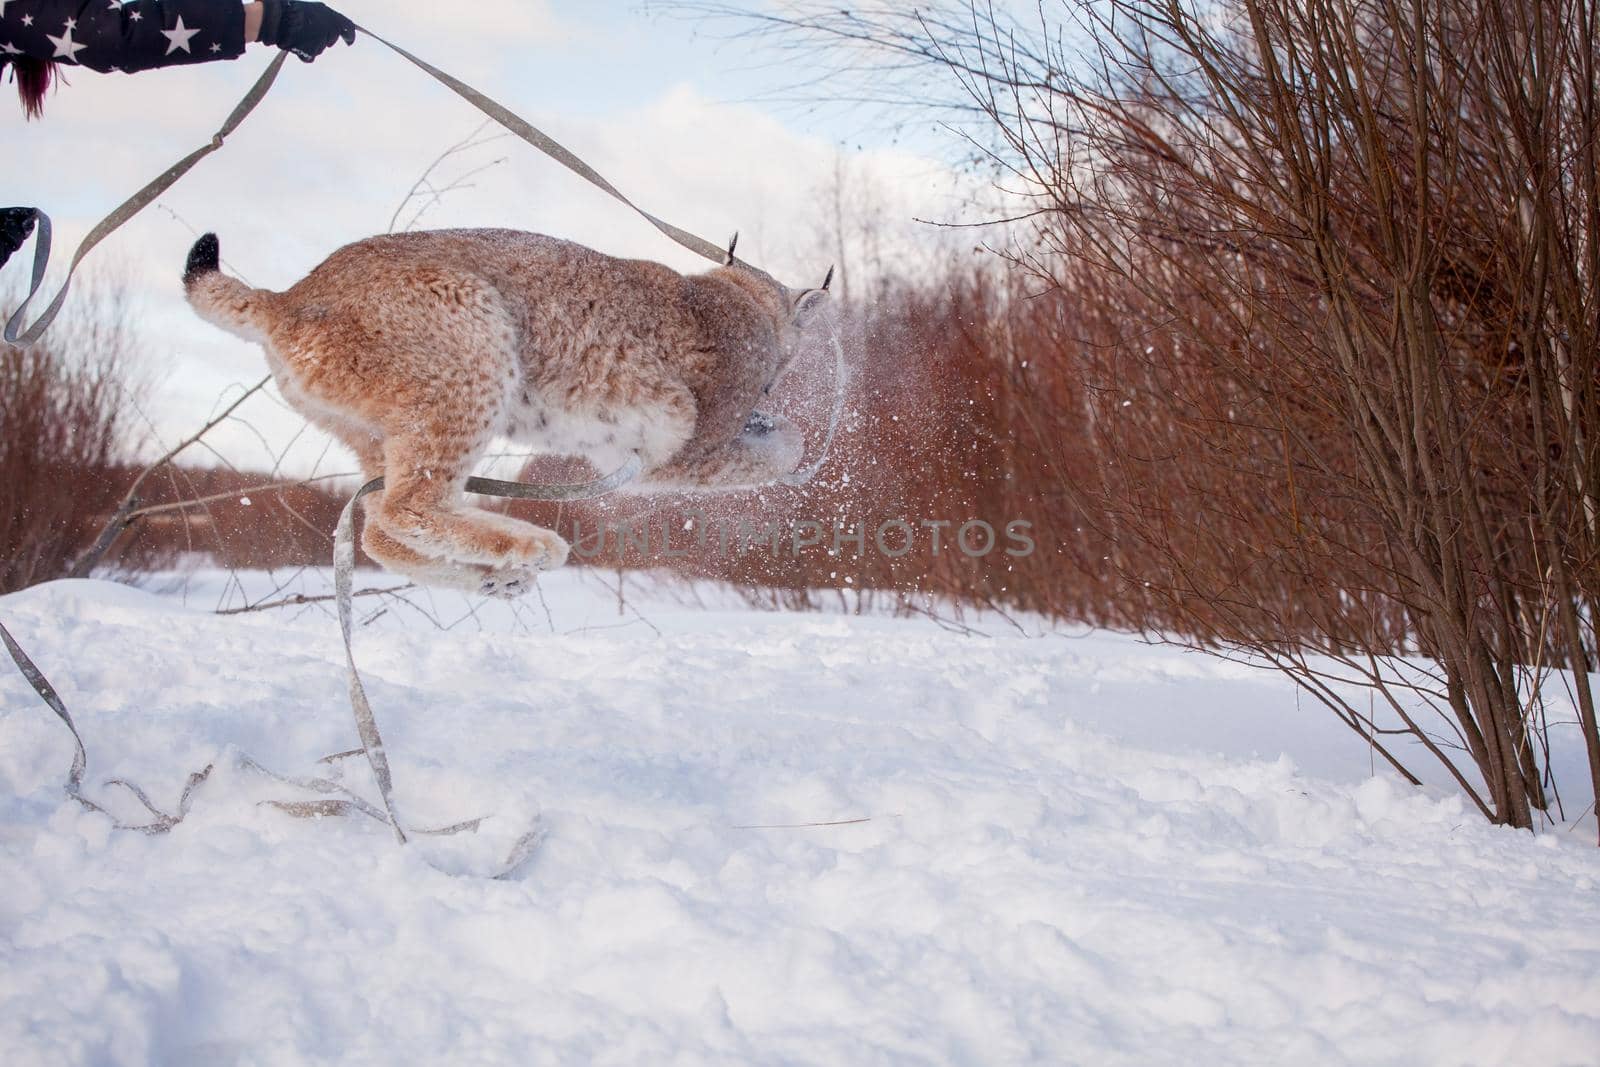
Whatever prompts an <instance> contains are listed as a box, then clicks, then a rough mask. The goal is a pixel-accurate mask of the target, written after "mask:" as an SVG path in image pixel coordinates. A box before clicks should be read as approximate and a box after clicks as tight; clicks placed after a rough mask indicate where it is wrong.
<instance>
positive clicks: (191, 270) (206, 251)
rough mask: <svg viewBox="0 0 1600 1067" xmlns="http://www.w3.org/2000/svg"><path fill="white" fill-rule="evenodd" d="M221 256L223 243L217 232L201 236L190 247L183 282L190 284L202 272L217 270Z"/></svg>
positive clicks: (184, 267)
mask: <svg viewBox="0 0 1600 1067" xmlns="http://www.w3.org/2000/svg"><path fill="white" fill-rule="evenodd" d="M221 258H222V245H221V244H220V243H219V242H218V241H217V235H216V234H214V233H208V234H206V235H205V236H204V237H202V238H200V240H198V241H196V242H195V243H194V247H193V248H191V249H189V262H187V263H185V264H184V265H183V284H185V285H188V284H189V283H190V282H192V281H194V280H195V279H196V278H198V277H200V276H201V275H202V274H210V273H211V272H212V271H214V270H216V269H217V264H218V262H219V261H220V260H221Z"/></svg>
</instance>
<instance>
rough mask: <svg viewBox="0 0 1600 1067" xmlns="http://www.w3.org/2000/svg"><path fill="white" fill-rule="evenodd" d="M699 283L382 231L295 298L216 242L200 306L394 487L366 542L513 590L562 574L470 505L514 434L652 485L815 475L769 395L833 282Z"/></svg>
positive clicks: (410, 561) (205, 251) (192, 291)
mask: <svg viewBox="0 0 1600 1067" xmlns="http://www.w3.org/2000/svg"><path fill="white" fill-rule="evenodd" d="M729 258H730V265H728V266H723V267H719V268H716V269H714V270H711V271H708V272H706V273H704V274H697V275H687V276H686V275H681V274H679V273H677V272H676V271H673V270H671V269H669V268H667V267H664V266H662V265H660V264H658V263H651V262H647V261H643V260H625V259H617V258H614V257H611V256H607V255H603V254H601V253H599V252H596V251H593V250H592V249H588V248H585V247H583V246H581V245H576V244H572V243H570V242H567V241H560V240H556V239H555V238H551V237H544V236H540V235H538V234H531V233H523V232H518V231H512V230H444V231H436V232H431V233H413V234H396V235H389V236H382V237H372V238H368V239H367V240H364V241H358V242H356V243H355V244H352V245H348V246H346V247H344V248H341V249H340V250H339V251H337V252H335V253H334V254H333V255H331V256H329V257H328V259H327V260H325V261H324V262H323V263H322V264H321V265H320V266H318V267H317V268H316V269H314V270H313V271H312V272H311V273H310V274H308V275H307V276H306V277H305V278H304V279H303V280H301V281H300V282H298V283H297V284H295V285H294V286H292V287H291V288H289V289H288V290H286V291H284V292H281V293H278V292H271V291H268V290H264V289H253V288H251V287H249V286H247V285H245V284H244V283H243V282H240V281H239V280H237V279H235V278H232V277H229V276H228V275H226V274H224V273H222V271H221V270H220V269H219V267H218V265H217V264H218V259H219V249H218V247H217V245H216V238H215V237H214V236H212V235H209V234H208V235H207V236H206V237H204V238H201V240H200V242H199V243H197V244H196V245H195V248H194V250H193V251H192V252H191V254H190V258H189V263H188V266H187V269H186V271H185V274H184V287H185V290H186V291H187V293H188V297H189V302H190V304H191V305H193V307H194V308H195V310H196V311H197V312H198V313H199V315H200V316H201V317H202V318H204V319H206V320H207V321H209V322H212V323H214V324H216V325H218V326H220V327H222V328H224V329H226V330H229V331H231V332H232V333H235V334H237V335H239V336H241V337H244V338H247V339H249V340H252V341H257V342H259V343H260V344H261V345H262V346H263V347H264V348H265V350H266V354H267V362H268V364H269V366H270V367H271V369H272V374H273V377H274V378H275V380H276V381H277V384H278V387H279V388H280V390H282V392H283V395H284V397H285V399H287V400H288V401H289V403H290V404H292V405H293V406H294V407H295V408H296V410H298V411H299V412H300V413H301V414H302V415H304V416H305V417H306V418H307V419H308V420H310V421H311V422H313V423H315V424H316V425H318V426H320V427H322V428H323V429H325V430H327V431H328V432H329V433H331V434H333V435H334V436H335V437H337V438H339V439H340V440H341V441H343V442H344V443H345V444H346V445H348V446H349V447H350V448H351V450H353V451H354V452H355V454H356V456H357V457H358V458H359V460H360V462H361V466H362V469H363V471H364V472H365V473H366V474H367V476H369V477H376V476H378V475H382V476H383V477H384V481H385V488H384V491H383V492H382V493H380V494H373V495H372V496H370V497H368V498H367V500H368V503H367V505H366V523H365V529H364V532H363V535H362V544H363V546H364V547H365V548H366V550H367V552H368V554H369V555H371V556H372V558H373V559H375V560H377V561H379V562H380V563H382V564H383V565H384V566H386V567H388V568H390V569H391V570H394V571H397V572H399V573H401V574H404V575H407V576H408V577H410V578H412V579H414V580H416V581H418V582H422V583H424V584H429V585H447V586H454V587H458V588H466V589H471V590H478V591H483V592H489V593H494V594H498V595H506V596H509V595H516V594H518V593H520V592H523V591H525V590H526V589H527V588H528V587H529V586H530V585H531V582H532V578H533V576H534V575H535V574H536V573H537V572H538V571H539V570H543V569H547V568H550V567H556V566H560V565H561V563H562V562H564V561H565V560H566V558H567V544H566V542H565V541H563V540H562V539H561V538H560V537H559V536H557V535H556V534H555V533H554V532H553V531H551V530H547V529H544V528H542V527H538V526H534V525H532V524H531V523H526V522H522V521H520V520H517V519H512V518H510V517H507V516H504V515H500V514H495V513H492V512H487V511H484V510H482V509H481V508H476V507H473V506H471V505H469V504H468V503H467V501H466V499H465V496H464V494H463V486H464V484H465V482H466V479H467V477H468V475H469V474H470V473H471V472H472V470H473V468H474V466H475V465H476V464H477V463H478V461H479V460H480V459H481V458H482V456H483V453H484V451H485V449H486V448H487V447H488V445H489V443H490V442H491V441H492V440H494V439H495V438H496V437H504V438H508V439H510V440H512V441H514V442H517V443H518V444H521V445H524V446H527V447H529V448H531V449H533V450H535V451H541V452H548V453H554V454H561V455H569V456H579V457H582V458H584V459H586V460H588V461H589V462H590V463H591V464H593V465H594V466H595V467H596V468H598V469H600V470H601V471H610V470H612V469H614V468H616V467H618V466H620V465H622V464H623V463H624V462H625V461H626V460H627V459H628V458H629V457H631V456H637V457H639V459H640V461H641V463H642V465H643V476H642V478H641V479H640V480H639V481H638V482H637V483H635V484H636V487H637V489H638V490H642V491H649V490H652V489H653V490H676V491H703V490H724V489H731V488H739V487H744V486H753V485H760V484H764V483H767V482H771V481H773V480H774V479H775V478H777V477H779V476H780V475H782V474H785V473H787V472H789V471H792V470H794V469H795V467H796V466H798V464H799V462H800V459H801V455H802V452H803V449H804V443H803V441H802V439H801V436H800V433H799V431H798V429H797V428H796V427H795V426H794V425H793V424H792V423H790V422H788V421H787V420H785V419H782V418H780V417H775V416H765V415H758V414H756V413H755V405H756V403H757V402H758V400H759V399H760V397H761V395H762V394H763V392H764V391H766V390H767V389H770V388H771V386H772V384H773V382H774V381H775V380H776V379H777V378H778V377H779V375H781V374H782V372H783V370H784V369H785V367H786V366H787V363H788V361H789V359H790V358H791V356H792V352H793V347H794V343H795V340H796V337H797V333H798V330H799V329H800V327H801V326H802V325H803V320H804V319H805V318H806V317H808V316H809V314H810V313H811V312H812V311H813V310H814V309H815V308H816V307H817V306H818V305H819V304H820V303H821V299H822V296H823V295H825V289H814V290H805V291H803V292H798V293H797V292H793V291H791V290H788V289H786V288H785V287H784V286H782V285H780V284H778V283H777V282H776V281H774V280H773V279H772V278H770V277H768V276H767V275H765V274H763V273H761V272H760V271H757V270H755V269H753V268H750V267H747V266H745V265H743V264H737V263H732V262H731V258H732V257H731V255H730V257H729Z"/></svg>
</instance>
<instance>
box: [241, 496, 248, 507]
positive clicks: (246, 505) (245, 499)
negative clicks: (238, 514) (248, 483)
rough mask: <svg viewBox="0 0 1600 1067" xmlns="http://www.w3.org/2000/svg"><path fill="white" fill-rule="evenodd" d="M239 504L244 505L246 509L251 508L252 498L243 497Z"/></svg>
mask: <svg viewBox="0 0 1600 1067" xmlns="http://www.w3.org/2000/svg"><path fill="white" fill-rule="evenodd" d="M239 503H240V504H243V505H244V506H245V507H249V506H250V498H249V497H247V496H242V497H240V498H239Z"/></svg>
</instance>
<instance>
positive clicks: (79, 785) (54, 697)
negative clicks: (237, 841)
mask: <svg viewBox="0 0 1600 1067" xmlns="http://www.w3.org/2000/svg"><path fill="white" fill-rule="evenodd" d="M0 641H4V642H5V646H6V651H7V652H9V653H11V661H12V662H13V663H15V664H16V665H17V669H18V670H19V671H21V672H22V676H23V677H24V678H26V679H27V680H28V684H29V685H31V686H33V691H34V692H35V693H38V694H39V699H40V700H43V701H44V702H45V704H46V705H48V706H49V708H50V710H51V711H53V712H55V713H56V717H57V718H59V719H60V720H61V721H62V722H64V723H66V725H67V729H68V730H69V731H70V732H71V733H72V743H73V744H74V745H75V746H76V747H75V748H74V750H73V753H72V768H71V770H69V771H68V772H67V784H66V790H67V795H68V796H69V797H71V798H72V799H73V800H76V801H77V802H78V803H79V804H82V805H83V806H84V807H86V808H88V809H89V810H90V811H97V812H99V813H100V814H102V815H104V816H105V817H106V818H108V819H110V820H111V821H112V823H114V824H115V825H116V827H117V829H119V830H138V831H139V832H140V833H145V834H164V833H166V832H167V831H168V830H171V829H172V828H173V827H174V826H177V825H178V824H179V823H180V822H182V821H183V819H184V816H186V815H188V814H189V806H190V804H191V803H192V802H193V800H194V791H195V790H196V789H198V788H199V787H200V783H201V782H204V781H205V780H206V779H207V778H208V777H210V776H211V765H210V764H207V765H206V766H205V768H204V769H202V770H198V771H196V772H194V773H193V774H191V775H189V781H188V782H187V783H186V784H185V785H184V787H183V794H182V795H181V796H180V797H179V798H178V813H177V814H176V815H169V814H167V813H166V812H164V811H162V810H161V809H160V808H158V807H156V806H155V804H154V803H152V802H151V800H150V796H149V794H147V793H146V792H145V791H144V790H143V789H140V788H139V787H138V786H136V785H134V784H133V783H132V782H130V781H128V780H127V779H125V778H111V779H108V780H107V781H106V785H108V786H112V785H119V786H121V787H122V788H124V789H126V790H127V791H128V792H130V793H132V794H133V796H134V799H136V800H138V801H139V803H140V804H143V805H144V807H145V810H146V811H148V812H150V816H151V821H150V822H147V823H128V822H123V821H122V820H121V819H119V818H117V817H116V816H115V815H113V814H111V812H109V811H107V810H106V809H105V808H103V807H101V806H100V805H99V804H97V803H95V802H94V801H92V800H90V799H89V798H88V797H86V796H84V795H83V776H84V774H85V772H86V771H87V770H88V768H89V756H88V753H87V752H86V751H85V750H84V747H83V738H82V736H80V735H79V733H78V727H77V725H76V724H74V723H73V721H72V715H71V713H70V712H68V711H67V705H66V703H65V702H64V701H62V699H61V695H60V694H59V693H57V692H56V688H55V686H53V685H51V684H50V679H48V678H46V677H45V676H44V672H43V671H41V670H40V669H39V667H38V665H37V664H35V663H34V662H33V660H31V659H29V658H28V654H27V653H26V652H24V651H22V646H21V645H19V644H17V641H16V638H14V637H12V636H11V631H10V630H7V629H6V628H5V626H4V625H3V624H0Z"/></svg>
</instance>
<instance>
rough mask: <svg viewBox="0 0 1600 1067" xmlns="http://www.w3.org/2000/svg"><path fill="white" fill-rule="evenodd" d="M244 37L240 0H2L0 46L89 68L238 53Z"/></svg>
mask: <svg viewBox="0 0 1600 1067" xmlns="http://www.w3.org/2000/svg"><path fill="white" fill-rule="evenodd" d="M244 43H245V42H244V5H243V4H242V3H241V0H130V2H129V3H126V4H121V3H117V2H116V0H0V53H3V54H7V55H27V56H35V57H37V58H39V59H53V60H56V61H57V62H61V63H72V64H76V65H78V66H81V67H88V68H89V69H90V70H98V71H102V72H108V71H118V70H120V71H127V72H130V73H131V72H133V71H140V70H149V69H150V68H152V67H171V66H176V65H178V64H180V63H205V62H209V61H211V60H213V59H236V58H238V57H239V56H240V55H242V54H243V53H244Z"/></svg>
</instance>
